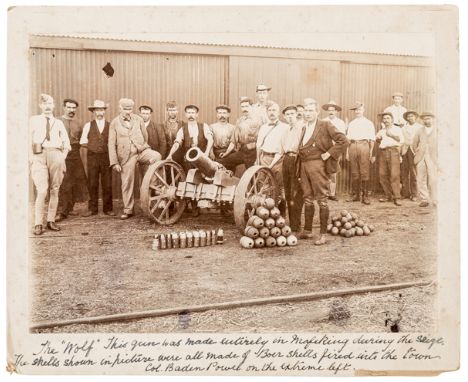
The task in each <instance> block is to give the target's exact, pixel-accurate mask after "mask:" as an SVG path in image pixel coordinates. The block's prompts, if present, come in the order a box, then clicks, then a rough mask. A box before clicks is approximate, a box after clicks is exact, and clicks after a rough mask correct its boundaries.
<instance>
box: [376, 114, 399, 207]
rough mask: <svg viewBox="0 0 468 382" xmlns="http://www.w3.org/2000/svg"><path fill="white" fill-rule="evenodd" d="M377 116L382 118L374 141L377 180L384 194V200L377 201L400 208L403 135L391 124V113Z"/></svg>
mask: <svg viewBox="0 0 468 382" xmlns="http://www.w3.org/2000/svg"><path fill="white" fill-rule="evenodd" d="M379 116H380V117H382V123H383V125H384V128H383V129H381V130H380V131H379V132H378V133H377V135H376V137H375V140H376V141H377V142H379V149H380V158H379V180H380V184H381V186H382V188H383V190H384V193H385V198H381V199H379V201H380V202H386V201H389V202H391V201H393V203H394V204H395V205H396V206H401V202H400V146H401V144H402V143H403V133H402V131H401V129H400V128H399V127H398V126H397V125H395V124H394V123H393V115H392V113H390V112H388V111H384V112H383V113H381V114H379Z"/></svg>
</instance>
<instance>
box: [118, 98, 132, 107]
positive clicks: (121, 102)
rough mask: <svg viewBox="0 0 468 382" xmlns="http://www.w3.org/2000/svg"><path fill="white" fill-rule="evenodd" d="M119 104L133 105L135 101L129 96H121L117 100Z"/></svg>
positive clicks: (124, 105) (123, 105)
mask: <svg viewBox="0 0 468 382" xmlns="http://www.w3.org/2000/svg"><path fill="white" fill-rule="evenodd" d="M119 105H120V106H122V107H133V106H135V101H134V100H132V99H130V98H121V99H120V100H119Z"/></svg>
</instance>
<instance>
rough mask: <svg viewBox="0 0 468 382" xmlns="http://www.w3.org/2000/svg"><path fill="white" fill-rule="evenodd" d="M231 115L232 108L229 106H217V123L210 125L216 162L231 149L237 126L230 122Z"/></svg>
mask: <svg viewBox="0 0 468 382" xmlns="http://www.w3.org/2000/svg"><path fill="white" fill-rule="evenodd" d="M230 114H231V108H230V107H229V106H227V105H218V106H216V118H217V120H218V121H217V122H216V123H213V124H211V125H210V129H211V133H212V134H213V154H214V158H215V160H216V161H219V159H222V157H221V154H224V153H225V152H226V150H227V149H228V147H229V143H230V142H231V139H232V134H233V133H234V129H235V126H234V125H232V124H230V123H229V122H228V120H229V117H230Z"/></svg>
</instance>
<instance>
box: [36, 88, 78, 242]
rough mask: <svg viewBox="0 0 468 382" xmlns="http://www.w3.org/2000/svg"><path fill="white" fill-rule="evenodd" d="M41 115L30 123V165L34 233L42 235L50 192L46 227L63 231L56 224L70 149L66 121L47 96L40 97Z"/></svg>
mask: <svg viewBox="0 0 468 382" xmlns="http://www.w3.org/2000/svg"><path fill="white" fill-rule="evenodd" d="M39 107H40V108H41V111H42V113H41V114H39V115H34V116H32V117H31V118H30V120H29V137H30V145H29V146H30V149H29V164H30V166H31V177H32V180H33V182H34V186H35V187H36V191H37V192H36V202H35V208H34V211H35V214H34V234H35V235H41V234H42V232H43V229H42V225H43V213H44V205H45V199H46V196H47V191H49V194H50V195H49V206H48V211H47V228H48V229H50V230H52V231H60V227H59V226H58V225H57V224H56V223H55V216H56V213H57V206H58V197H59V189H60V185H61V184H62V180H63V176H64V173H65V171H66V165H65V158H66V157H67V154H68V152H69V151H70V150H71V147H70V140H69V138H68V133H67V130H66V129H65V126H64V125H63V122H62V121H61V120H59V119H57V118H55V117H54V115H53V111H54V99H53V98H52V97H51V96H50V95H48V94H41V95H40V96H39Z"/></svg>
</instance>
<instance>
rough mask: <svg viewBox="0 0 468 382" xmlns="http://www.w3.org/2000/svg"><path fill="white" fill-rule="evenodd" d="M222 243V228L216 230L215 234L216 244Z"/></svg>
mask: <svg viewBox="0 0 468 382" xmlns="http://www.w3.org/2000/svg"><path fill="white" fill-rule="evenodd" d="M223 243H224V231H223V229H222V228H220V229H218V233H217V234H216V244H223Z"/></svg>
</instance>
